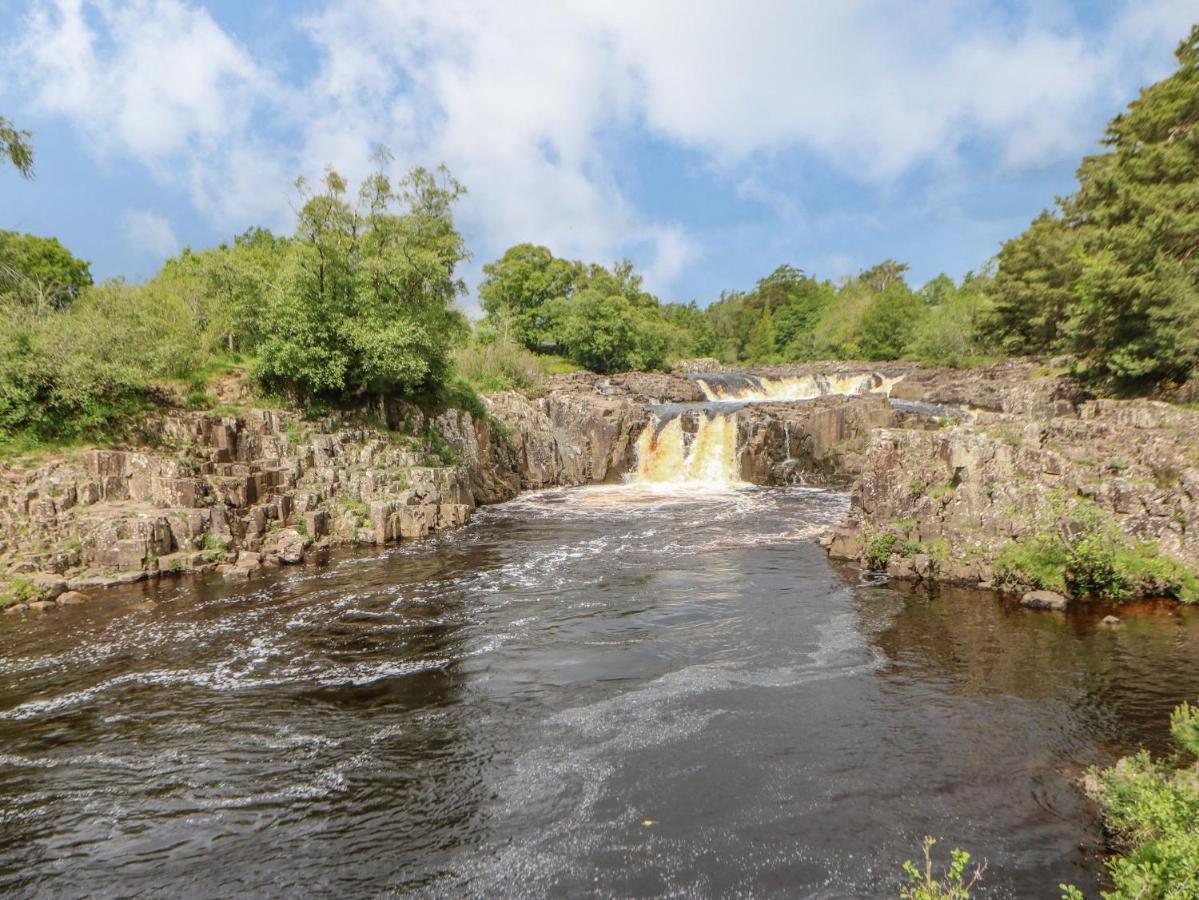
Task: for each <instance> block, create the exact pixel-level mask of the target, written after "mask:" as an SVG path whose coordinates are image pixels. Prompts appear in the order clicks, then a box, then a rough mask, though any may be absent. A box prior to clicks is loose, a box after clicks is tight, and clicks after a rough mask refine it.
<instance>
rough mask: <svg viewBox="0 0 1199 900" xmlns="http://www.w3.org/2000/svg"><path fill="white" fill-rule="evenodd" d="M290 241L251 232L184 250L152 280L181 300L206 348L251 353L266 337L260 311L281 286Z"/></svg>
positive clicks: (255, 230) (258, 230) (264, 232)
mask: <svg viewBox="0 0 1199 900" xmlns="http://www.w3.org/2000/svg"><path fill="white" fill-rule="evenodd" d="M291 243H292V242H291V239H289V238H285V237H277V236H276V235H274V234H272V233H271V232H270V231H269V230H267V229H265V228H251V229H249V230H248V231H246V232H245V233H244V234H240V235H238V236H237V237H235V238H234V239H233V243H232V244H231V245H230V244H221V245H220V246H219V247H215V248H213V249H211V250H202V251H195V250H191V249H184V251H183V252H182V253H181V254H179V256H177V257H175V258H173V259H169V260H167V261H166V263H165V264H164V266H163V268H162V271H161V272H159V274H158V275H157V276H155V278H154V281H155V283H158V284H159V285H161V286H162V287H163V288H164V289H165V290H169V291H171V292H173V293H174V294H176V295H178V296H179V297H180V298H182V299H184V300H185V301H186V303H187V304H188V306H189V308H190V309H191V312H192V316H193V318H194V320H195V325H196V329H197V331H198V332H200V333H202V334H203V335H204V341H205V343H206V345H207V346H210V347H211V348H212V349H213V350H217V349H224V350H226V351H229V352H240V351H246V350H252V349H253V348H254V347H255V346H257V345H258V344H259V343H260V342H261V341H262V340H263V338H264V334H263V321H262V310H263V307H264V305H265V303H266V302H267V297H268V293H269V292H270V291H272V290H277V289H278V287H279V279H280V274H281V272H282V270H283V268H284V265H285V263H286V262H287V259H288V254H289V253H290V251H291Z"/></svg>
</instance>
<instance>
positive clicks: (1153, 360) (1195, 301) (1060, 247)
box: [985, 26, 1199, 387]
mask: <svg viewBox="0 0 1199 900" xmlns="http://www.w3.org/2000/svg"><path fill="white" fill-rule="evenodd" d="M1177 57H1178V62H1179V68H1178V70H1177V71H1176V72H1175V73H1174V74H1173V75H1171V76H1170V77H1169V78H1166V79H1165V80H1163V81H1160V82H1158V83H1157V84H1154V85H1151V86H1150V87H1148V88H1145V89H1144V90H1143V91H1142V92H1141V95H1140V97H1138V98H1137V99H1136V100H1134V101H1133V102H1132V103H1131V104H1130V105H1129V107H1128V110H1127V112H1125V113H1124V114H1122V115H1120V116H1117V117H1116V118H1115V119H1114V120H1112V122H1111V124H1110V125H1109V126H1108V129H1107V135H1106V139H1105V143H1106V145H1107V147H1108V149H1107V151H1106V152H1104V153H1099V154H1096V155H1093V156H1089V157H1087V158H1086V159H1084V160H1083V163H1082V166H1081V167H1080V168H1079V170H1078V183H1079V187H1078V191H1077V192H1076V193H1075V194H1073V195H1072V196H1070V197H1067V198H1065V199H1063V200H1061V201H1060V202H1059V206H1060V209H1059V211H1058V214H1057V215H1052V214H1050V213H1048V212H1046V213H1043V214H1042V215H1041V216H1040V217H1038V219H1037V220H1036V221H1035V222H1034V223H1033V224H1032V227H1030V228H1029V230H1028V231H1027V232H1025V233H1024V234H1023V235H1021V236H1019V237H1017V238H1015V239H1013V240H1012V241H1010V242H1009V243H1008V244H1007V246H1005V247H1004V249H1003V252H1002V253H1001V254H1000V259H999V262H1000V265H999V272H998V275H997V277H996V280H995V291H994V296H995V313H994V317H993V319H992V320H991V322H990V323H989V324H988V325H987V327H986V329H985V331H986V334H987V336H988V337H990V338H993V339H994V340H996V341H997V342H998V343H1000V344H1001V345H1002V347H1003V348H1004V349H1005V350H1006V351H1008V352H1011V353H1056V352H1065V353H1070V354H1073V355H1075V356H1076V357H1077V358H1078V359H1079V361H1080V364H1081V367H1082V368H1083V369H1084V370H1085V371H1087V372H1088V373H1089V374H1091V375H1092V376H1094V377H1097V378H1101V379H1108V380H1111V381H1112V382H1113V383H1115V384H1117V385H1121V386H1125V387H1140V386H1146V385H1152V384H1155V383H1158V382H1162V381H1172V382H1180V381H1184V380H1186V379H1188V378H1191V377H1192V376H1193V375H1194V374H1195V371H1196V367H1199V252H1197V251H1199V26H1196V27H1195V28H1194V29H1192V31H1191V33H1190V35H1189V36H1188V37H1187V39H1186V40H1185V41H1183V42H1182V44H1181V45H1180V46H1179V48H1178V50H1177Z"/></svg>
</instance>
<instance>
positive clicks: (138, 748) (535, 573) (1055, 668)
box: [0, 485, 1199, 897]
mask: <svg viewBox="0 0 1199 900" xmlns="http://www.w3.org/2000/svg"><path fill="white" fill-rule="evenodd" d="M846 504H847V498H846V497H845V496H844V495H842V494H838V493H834V492H822V491H816V490H809V489H803V488H794V489H787V490H783V489H748V488H723V489H720V488H714V489H704V490H699V489H696V490H688V489H686V488H683V487H680V486H677V485H663V486H659V487H656V488H647V487H639V486H636V485H633V486H611V487H595V488H580V489H574V490H562V491H549V492H542V493H537V494H531V495H528V496H526V497H523V498H521V499H519V500H517V501H514V502H511V503H507V504H503V505H499V506H494V507H490V508H487V509H484V510H481V511H480V512H479V514H478V515H477V516H476V518H475V519H474V520H473V522H472V523H471V524H470V525H469V526H467V527H466V528H464V529H461V530H459V531H457V532H454V533H451V534H448V535H445V536H442V537H439V538H437V539H435V540H431V541H428V542H424V543H420V544H411V545H404V546H401V547H397V548H393V549H390V550H387V551H382V552H378V553H370V554H366V555H362V554H344V555H336V556H333V557H332V558H330V559H329V560H327V561H326V562H325V563H323V564H314V565H307V566H302V567H297V568H295V569H285V570H278V571H276V572H275V573H273V574H270V575H267V576H264V577H262V578H260V579H258V580H255V581H252V582H250V583H249V584H248V585H247V584H245V583H240V584H230V583H227V582H222V581H221V580H220V579H215V578H213V579H199V580H178V581H171V580H163V581H162V582H160V583H159V584H158V585H157V586H154V585H146V586H142V587H132V588H127V589H121V590H113V591H110V592H108V594H107V595H105V596H104V597H102V598H98V599H95V600H93V601H91V602H90V603H89V604H86V605H83V606H75V607H66V608H63V609H60V610H58V611H57V612H54V613H51V614H46V615H42V616H30V617H23V618H15V617H11V616H10V617H5V620H4V621H0V641H2V642H3V652H2V654H0V823H2V828H0V834H2V835H3V841H2V842H0V891H3V892H5V893H9V894H13V895H34V894H37V895H44V896H85V895H87V896H131V895H135V894H141V895H160V896H162V895H166V896H172V897H192V896H195V897H228V896H245V895H262V896H289V897H290V896H299V895H305V896H322V895H323V896H337V897H350V896H376V895H379V894H387V893H393V892H394V893H398V894H402V895H408V894H413V895H427V896H461V895H467V896H479V897H496V896H546V895H555V896H591V895H597V896H665V895H670V896H733V895H736V896H792V897H794V896H798V897H805V896H810V897H863V896H894V895H895V893H896V888H897V885H898V878H899V870H900V865H901V863H902V862H903V860H904V859H906V858H910V857H913V856H915V855H916V854H918V852H919V845H920V841H921V838H922V836H923V835H925V834H933V835H936V836H938V837H940V838H942V839H943V840H942V841H941V843H940V844H939V845H938V850H940V851H944V852H946V853H947V851H948V848H950V847H952V846H961V847H964V848H966V849H968V850H970V851H971V852H973V853H974V854H975V857H976V858H978V859H982V858H985V859H986V861H987V864H988V868H987V871H986V873H985V875H984V880H983V882H982V887H983V890H982V891H981V892H980V896H996V897H1033V896H1056V886H1057V884H1058V882H1060V881H1072V882H1075V883H1077V884H1079V885H1080V886H1081V887H1082V888H1083V889H1084V890H1086V891H1087V892H1088V894H1091V893H1093V892H1094V891H1095V890H1096V888H1097V885H1098V884H1099V883H1100V882H1099V879H1100V878H1101V875H1102V869H1103V865H1102V858H1101V856H1100V849H1101V841H1100V834H1099V832H1098V829H1097V826H1096V824H1095V819H1094V811H1093V810H1092V809H1091V808H1090V807H1089V806H1088V804H1087V802H1086V801H1085V799H1084V798H1083V797H1082V796H1081V795H1080V793H1079V791H1078V790H1077V788H1076V787H1075V779H1076V778H1077V776H1078V775H1079V773H1080V772H1081V771H1082V770H1083V769H1085V767H1086V766H1088V765H1091V764H1095V763H1108V762H1111V761H1112V760H1113V759H1114V758H1116V756H1118V755H1119V754H1120V753H1123V752H1126V751H1128V750H1129V749H1131V748H1134V747H1136V746H1139V745H1142V744H1146V745H1148V746H1150V747H1153V748H1156V749H1158V750H1161V749H1164V746H1165V740H1166V735H1167V720H1168V716H1169V712H1170V710H1171V709H1172V708H1173V706H1174V705H1175V704H1176V703H1178V702H1179V701H1181V700H1183V699H1187V698H1190V699H1194V698H1195V697H1196V696H1199V614H1197V613H1196V611H1192V610H1186V609H1181V608H1172V607H1164V606H1162V607H1152V606H1146V607H1143V608H1141V609H1139V610H1137V611H1135V612H1134V613H1132V614H1129V615H1126V616H1125V624H1124V625H1122V626H1121V627H1119V628H1114V629H1113V628H1106V627H1103V626H1101V625H1100V624H1099V618H1100V617H1101V616H1102V615H1103V614H1104V613H1105V612H1107V611H1108V610H1106V609H1104V608H1102V607H1094V608H1083V609H1082V610H1080V611H1079V612H1076V613H1071V614H1070V615H1068V616H1062V615H1058V614H1052V613H1041V612H1033V611H1029V610H1024V609H1021V608H1019V607H1017V606H1013V605H1011V604H1007V603H1003V602H999V601H996V600H994V599H993V598H991V597H990V596H986V595H978V594H966V593H955V592H952V591H942V592H940V593H939V594H937V595H935V596H931V597H930V596H929V595H928V594H926V593H920V592H914V593H909V592H904V591H899V590H895V589H892V588H890V587H888V586H886V585H879V584H871V583H869V582H866V581H863V579H862V577H861V576H860V575H859V574H858V573H857V572H855V571H853V570H849V569H839V568H835V567H833V566H831V565H830V563H829V562H828V560H827V559H826V557H825V554H824V552H823V550H822V549H821V548H820V546H819V545H818V544H816V543H815V542H814V541H813V540H812V534H813V532H814V531H815V530H816V529H819V528H820V527H823V526H825V525H827V524H829V523H832V522H836V521H838V520H840V518H841V517H842V516H843V515H844V512H845V509H846Z"/></svg>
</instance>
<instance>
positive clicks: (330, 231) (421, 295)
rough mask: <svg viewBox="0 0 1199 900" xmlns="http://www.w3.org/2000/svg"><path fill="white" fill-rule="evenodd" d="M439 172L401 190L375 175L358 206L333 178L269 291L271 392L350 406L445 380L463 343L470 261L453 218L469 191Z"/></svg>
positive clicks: (411, 179)
mask: <svg viewBox="0 0 1199 900" xmlns="http://www.w3.org/2000/svg"><path fill="white" fill-rule="evenodd" d="M440 174H441V178H440V179H439V177H438V175H437V174H434V173H432V172H428V171H426V170H424V169H414V170H413V171H412V172H411V173H410V174H409V175H408V176H407V178H405V179H404V181H403V182H402V183H401V184H400V185H399V186H398V189H397V188H393V186H392V184H391V182H390V181H389V180H388V178H387V177H386V176H385V175H383V174H382V173H381V172H379V173H376V174H375V175H372V176H371V177H369V178H367V179H366V181H365V182H364V183H363V185H362V188H361V190H360V191H359V197H358V203H357V204H356V205H352V204H351V203H350V202H348V201H347V200H346V197H345V193H346V183H345V182H344V181H343V180H342V179H341V177H340V176H338V174H337V173H336V172H334V171H332V170H330V171H329V172H327V173H326V176H325V180H324V190H323V192H322V193H320V194H315V195H313V196H310V197H309V198H308V200H307V202H306V203H305V204H304V206H303V208H302V209H301V210H300V213H299V216H298V221H297V223H296V231H297V235H298V236H297V238H296V240H295V241H294V242H293V243H292V244H291V249H290V251H289V254H288V259H287V264H286V266H285V267H284V269H283V273H282V275H281V277H280V280H279V281H280V283H279V285H278V286H277V287H276V289H274V290H271V291H269V292H268V293H267V297H266V304H265V308H264V309H263V320H262V321H263V333H264V335H265V336H264V339H263V342H262V344H261V346H260V347H259V348H258V365H257V373H258V375H259V377H260V378H261V380H262V381H263V383H264V384H265V385H266V386H267V387H268V388H269V389H275V390H279V391H281V392H284V393H286V394H289V395H291V396H294V397H297V398H299V399H311V398H320V397H324V398H349V397H353V396H359V395H362V394H367V393H370V394H385V393H400V394H410V393H413V392H416V391H419V390H422V389H428V388H431V387H436V386H437V385H440V384H444V383H446V382H447V381H448V379H449V377H450V370H451V362H450V352H451V349H452V347H453V345H454V344H455V343H456V342H457V341H459V340H460V339H462V338H464V337H465V335H466V320H465V319H464V318H463V317H462V314H461V313H460V312H459V311H458V310H457V309H456V308H455V306H454V299H455V297H456V296H457V295H458V294H459V293H460V292H461V291H463V290H464V289H465V288H464V286H463V284H462V282H461V281H460V280H457V279H455V278H454V269H455V266H456V265H457V264H458V263H459V262H461V261H462V260H464V259H466V257H467V253H466V248H465V244H464V242H463V240H462V236H461V235H460V234H459V233H458V232H457V231H455V230H454V224H453V218H452V215H451V206H452V204H453V203H454V201H455V200H456V199H457V198H458V197H459V196H460V195H461V194H462V193H463V188H462V187H461V185H459V184H458V183H457V182H455V181H454V180H453V179H452V178H450V177H449V176H448V174H447V173H445V172H444V170H443V171H442V172H441V173H440ZM393 207H398V208H399V211H398V212H395V211H393Z"/></svg>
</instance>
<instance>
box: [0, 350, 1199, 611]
mask: <svg viewBox="0 0 1199 900" xmlns="http://www.w3.org/2000/svg"><path fill="white" fill-rule="evenodd" d="M872 373H879V374H874V375H872ZM748 374H752V375H755V376H757V377H759V378H785V377H796V376H821V377H825V378H832V377H834V376H836V377H847V378H851V379H852V378H858V377H874V378H875V379H876V381H877V384H879V385H885V389H884V390H882V391H881V392H876V393H870V394H863V395H852V396H825V397H820V398H818V399H814V400H804V401H793V402H778V401H776V402H770V403H750V404H747V405H744V406H740V407H739V408H738V409H737V412H736V417H737V454H736V464H735V465H736V468H737V469H738V470H739V475H740V477H741V478H743V479H744V480H746V481H750V482H753V483H756V484H771V485H784V484H808V485H827V486H834V487H838V488H841V489H846V490H849V491H851V508H850V513H849V516H848V518H847V520H846V522H845V523H844V524H843V525H842V526H840V527H839V528H837V529H835V530H834V531H833V532H832V533H831V534H830V535H829V536H828V538H827V541H826V545H827V547H828V550H829V553H830V555H832V556H833V557H837V558H843V559H850V560H855V561H857V562H859V563H860V564H861V565H863V566H865V567H867V568H872V569H876V570H881V571H885V572H886V573H887V574H888V575H890V576H891V577H895V578H906V579H915V580H926V581H947V582H952V583H955V584H959V585H963V586H970V587H979V588H994V589H1005V590H1010V591H1016V592H1019V593H1021V594H1024V593H1031V592H1032V591H1033V590H1034V589H1038V588H1040V589H1045V588H1051V589H1054V590H1056V592H1057V593H1059V594H1061V595H1062V596H1063V597H1064V598H1065V599H1066V600H1067V601H1068V600H1069V595H1070V594H1071V593H1076V594H1079V595H1081V594H1083V593H1085V591H1086V589H1087V588H1088V587H1089V586H1092V585H1090V583H1076V582H1069V581H1062V582H1061V583H1058V581H1055V580H1054V578H1053V577H1048V578H1040V577H1038V573H1037V572H1036V571H1034V570H1033V569H1035V567H1031V568H1030V567H1029V566H1025V568H1023V569H1022V568H1021V567H1020V565H1018V564H1015V563H1020V562H1021V560H1022V559H1023V560H1024V562H1027V561H1028V559H1032V560H1033V561H1034V562H1035V561H1036V552H1040V551H1042V550H1046V548H1048V551H1052V550H1053V549H1054V548H1053V547H1052V546H1049V545H1050V544H1053V542H1055V541H1056V542H1057V544H1058V545H1060V546H1059V547H1058V549H1059V550H1063V552H1065V551H1070V552H1073V550H1072V548H1075V547H1076V545H1077V546H1083V549H1086V546H1087V545H1086V541H1087V540H1094V539H1095V538H1096V536H1098V539H1099V540H1100V543H1102V542H1103V541H1107V542H1108V543H1112V544H1119V545H1120V547H1121V548H1122V549H1121V551H1120V552H1126V555H1127V554H1133V555H1136V554H1140V555H1139V556H1136V559H1137V564H1138V565H1139V566H1140V567H1141V568H1140V569H1138V571H1142V570H1143V572H1144V577H1143V578H1141V579H1140V581H1138V582H1136V583H1124V584H1118V585H1116V587H1117V588H1119V589H1120V590H1121V591H1122V592H1123V595H1124V596H1136V595H1144V594H1152V593H1164V594H1171V593H1172V594H1175V595H1178V594H1180V593H1181V587H1184V586H1185V585H1181V583H1180V582H1179V579H1178V577H1176V576H1177V572H1179V571H1184V572H1185V573H1188V577H1190V578H1191V579H1192V580H1194V576H1193V573H1194V571H1195V570H1196V569H1199V529H1195V528H1192V527H1191V523H1193V522H1195V521H1197V520H1199V519H1197V518H1196V517H1197V516H1199V451H1196V449H1195V448H1196V447H1199V413H1195V412H1192V411H1190V410H1187V409H1184V408H1180V407H1176V406H1170V405H1167V404H1164V403H1158V402H1153V401H1148V400H1126V401H1120V400H1099V399H1094V398H1092V397H1091V396H1090V395H1089V394H1088V393H1087V392H1086V391H1085V390H1084V389H1083V387H1082V386H1080V385H1079V384H1077V383H1076V382H1074V381H1072V380H1071V379H1069V378H1067V377H1065V376H1064V375H1061V374H1059V373H1056V372H1054V371H1052V370H1048V369H1044V368H1041V367H1039V366H1037V365H1035V364H1032V363H1008V364H1005V365H1002V366H996V367H991V368H986V369H976V370H970V371H953V370H942V369H931V368H924V367H920V366H915V365H910V364H899V363H896V364H887V365H886V366H882V367H876V366H863V365H858V366H854V365H850V364H844V363H839V364H833V365H815V364H814V365H805V366H787V367H767V368H762V369H755V370H752V371H751V372H750V373H748ZM546 387H547V390H546V393H545V395H544V396H542V397H540V398H530V397H527V396H524V395H522V394H519V393H515V392H501V393H497V394H495V395H492V396H490V397H488V398H486V407H487V408H486V412H485V414H480V415H471V414H470V413H467V412H465V411H462V410H457V409H451V410H446V411H441V412H439V413H427V412H423V411H421V410H420V409H418V408H416V407H414V406H411V405H409V404H405V403H402V402H395V403H386V404H384V405H382V406H379V407H378V408H375V409H371V410H368V411H362V412H360V413H359V414H358V415H356V416H349V415H342V416H335V417H330V418H327V419H324V420H322V421H316V422H312V421H305V420H304V419H303V418H301V417H300V416H299V415H297V414H295V413H293V412H288V411H281V410H255V411H249V412H247V413H245V414H243V415H238V416H217V415H212V414H205V413H192V412H183V411H174V412H168V413H165V414H163V415H162V416H160V417H158V418H157V419H155V420H154V421H152V422H151V423H149V424H148V426H147V431H148V433H149V435H150V438H151V440H150V441H149V442H148V444H147V445H146V446H140V447H128V448H116V449H102V450H101V449H97V450H89V451H86V452H84V453H81V454H78V455H76V456H69V457H68V456H64V457H60V458H56V459H53V460H49V461H45V462H42V463H40V464H37V465H33V464H27V465H25V466H20V465H15V464H13V465H5V464H2V463H0V595H7V596H0V603H3V602H4V601H7V603H6V605H4V608H5V609H6V610H9V611H14V610H15V611H24V610H31V609H38V608H48V607H49V606H50V605H53V604H56V603H71V602H81V601H82V600H84V599H86V597H87V596H88V594H90V593H91V592H93V591H95V590H97V589H99V588H102V587H105V586H108V585H113V584H121V583H126V582H130V581H136V580H140V579H145V578H151V577H162V576H166V575H173V574H190V573H204V572H220V573H221V574H223V575H225V576H226V577H229V578H238V579H243V578H252V577H254V576H255V573H257V572H258V571H259V570H260V569H262V568H264V567H268V566H279V565H289V564H294V563H297V562H300V561H302V560H304V559H305V558H306V557H307V556H309V555H310V554H312V553H313V552H314V551H318V550H320V549H322V548H324V547H328V546H332V545H337V544H358V545H379V544H384V543H388V542H393V541H413V540H421V539H423V538H425V537H427V536H428V535H430V534H434V533H436V532H439V531H443V530H446V529H450V528H454V527H457V526H459V525H461V524H463V523H465V522H466V521H468V520H469V519H470V517H471V515H472V513H473V511H474V510H475V508H476V507H477V506H478V505H480V504H485V503H493V502H497V501H501V500H505V499H509V498H511V497H513V496H515V495H516V494H517V493H519V492H520V491H524V490H533V489H538V488H546V487H553V486H562V485H579V484H588V483H597V482H611V481H617V480H619V479H621V478H622V477H624V476H625V474H626V473H628V472H630V471H633V470H634V469H635V467H636V448H637V441H638V438H639V436H640V435H641V433H642V430H643V429H644V428H645V427H646V426H647V425H648V424H649V423H651V422H654V421H658V420H660V416H661V415H663V409H666V408H669V407H671V406H675V407H677V406H678V405H679V404H688V405H690V404H699V403H702V402H703V398H704V392H703V391H702V390H701V389H700V387H699V386H698V384H697V382H696V381H695V378H694V376H690V377H688V376H686V375H682V374H678V375H665V374H631V375H623V376H613V377H599V376H595V375H590V374H574V375H565V376H558V377H557V378H555V379H553V380H552V381H551V383H550V384H549V385H547V386H546ZM886 389H889V396H887V393H886ZM688 409H693V410H699V409H700V408H697V407H692V406H688ZM703 414H704V413H703V412H702V411H697V412H696V414H695V415H694V416H693V417H692V418H690V419H687V420H685V422H684V425H683V427H684V429H685V430H686V429H694V428H695V427H696V423H697V422H698V421H699V418H698V416H699V415H703ZM1080 529H1082V530H1080ZM1085 529H1091V530H1090V531H1086V530H1085ZM1079 542H1081V544H1080V543H1079ZM1063 548H1064V549H1063ZM1017 551H1019V552H1017ZM1025 551H1027V552H1025ZM1034 551H1035V552H1034ZM1021 553H1024V557H1021ZM1030 553H1031V554H1032V555H1031V556H1030ZM1050 558H1052V555H1051V556H1050ZM1013 561H1015V563H1014V562H1013ZM1171 567H1173V568H1171ZM1041 574H1044V573H1041ZM1049 575H1050V576H1052V575H1053V573H1052V572H1050V573H1049ZM1167 576H1168V577H1167ZM1059 581H1060V579H1059ZM1194 586H1196V587H1199V581H1195V583H1194ZM1109 587H1110V585H1109Z"/></svg>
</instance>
